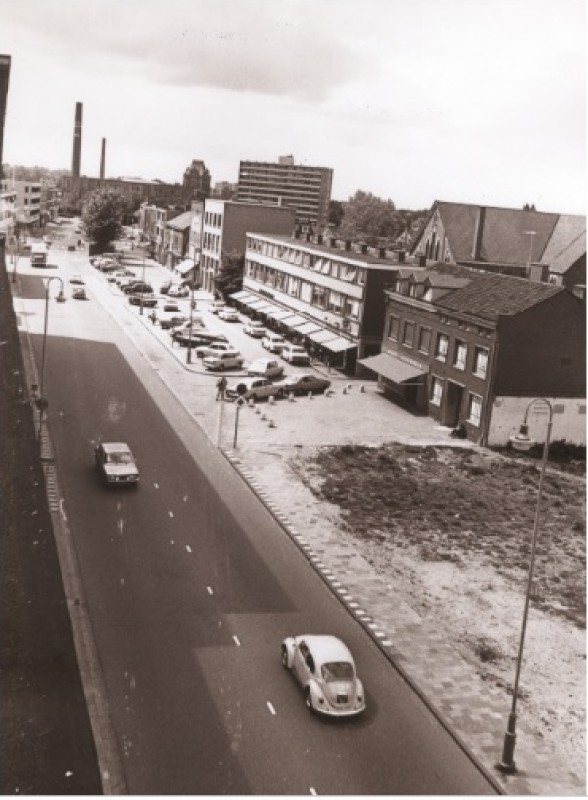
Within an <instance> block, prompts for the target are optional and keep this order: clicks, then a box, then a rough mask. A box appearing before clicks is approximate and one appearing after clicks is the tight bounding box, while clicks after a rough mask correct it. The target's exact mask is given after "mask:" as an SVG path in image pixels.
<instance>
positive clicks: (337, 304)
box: [327, 291, 343, 314]
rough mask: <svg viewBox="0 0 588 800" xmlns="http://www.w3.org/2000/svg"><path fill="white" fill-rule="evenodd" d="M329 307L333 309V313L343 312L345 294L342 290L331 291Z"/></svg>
mask: <svg viewBox="0 0 588 800" xmlns="http://www.w3.org/2000/svg"><path fill="white" fill-rule="evenodd" d="M327 309H328V310H329V311H332V312H333V314H342V313H343V295H342V294H341V293H340V292H333V291H330V292H329V302H328V305H327Z"/></svg>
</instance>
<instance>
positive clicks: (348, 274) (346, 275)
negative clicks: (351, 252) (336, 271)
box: [339, 264, 357, 283]
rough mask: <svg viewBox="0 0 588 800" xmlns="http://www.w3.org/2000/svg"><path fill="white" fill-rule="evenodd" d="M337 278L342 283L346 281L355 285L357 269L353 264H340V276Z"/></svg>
mask: <svg viewBox="0 0 588 800" xmlns="http://www.w3.org/2000/svg"><path fill="white" fill-rule="evenodd" d="M339 277H340V278H341V280H342V281H346V282H347V283H355V279H356V278H357V267H356V266H354V265H353V264H341V274H340V276H339Z"/></svg>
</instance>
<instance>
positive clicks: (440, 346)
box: [435, 333, 449, 361]
mask: <svg viewBox="0 0 588 800" xmlns="http://www.w3.org/2000/svg"><path fill="white" fill-rule="evenodd" d="M448 350H449V337H448V336H447V335H446V334H445V333H438V334H437V346H436V347H435V358H436V359H437V360H438V361H447V351H448Z"/></svg>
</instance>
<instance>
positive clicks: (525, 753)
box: [141, 318, 585, 796]
mask: <svg viewBox="0 0 588 800" xmlns="http://www.w3.org/2000/svg"><path fill="white" fill-rule="evenodd" d="M141 322H142V327H143V329H144V331H149V333H150V334H151V336H150V337H145V336H144V335H143V336H142V339H143V346H146V347H147V350H148V351H149V353H150V355H148V357H149V358H154V357H157V362H158V367H157V368H158V371H159V374H160V376H161V378H162V380H163V381H164V382H165V383H166V384H167V385H168V387H169V388H170V390H171V391H172V392H173V393H174V394H175V395H176V396H177V397H178V398H179V399H180V400H181V402H182V403H183V404H184V406H185V407H186V408H187V409H188V410H189V411H190V412H191V413H192V414H193V416H194V418H195V420H196V421H197V422H198V424H199V425H200V426H201V427H203V428H204V429H205V430H206V431H207V433H208V435H209V436H210V437H211V438H212V439H213V440H215V441H217V442H220V444H221V447H222V449H223V451H224V452H225V454H226V456H227V458H228V459H229V460H230V461H231V463H232V464H233V465H234V467H235V468H236V469H237V470H239V472H240V473H241V475H242V476H243V478H244V480H245V481H246V482H247V483H248V484H249V485H250V487H251V488H252V490H253V491H254V492H255V493H256V494H257V496H258V497H259V498H260V500H261V501H262V502H263V503H264V504H265V505H266V506H267V507H268V508H269V510H270V511H271V512H272V513H273V514H274V516H275V517H276V519H277V520H278V521H279V522H280V524H281V525H282V526H283V528H284V529H285V530H286V531H287V532H288V533H289V535H290V536H291V537H292V539H293V540H294V541H295V542H296V543H297V545H298V546H299V547H300V548H301V549H302V550H303V552H304V553H305V554H306V556H307V557H308V559H309V561H310V562H311V564H312V565H313V567H314V569H316V570H317V571H318V572H319V573H320V574H321V575H322V576H323V578H324V580H325V582H326V583H327V584H328V585H330V586H331V587H332V589H333V591H334V592H335V593H336V594H337V595H338V596H339V598H340V599H341V601H342V602H343V603H344V604H345V605H346V606H347V608H348V609H349V611H350V613H351V614H353V615H354V616H355V617H356V618H357V619H358V620H359V621H360V623H361V624H362V625H363V626H364V627H365V629H366V630H367V632H368V633H369V634H370V635H371V636H372V637H373V639H374V640H375V641H376V642H377V643H378V645H379V646H380V647H381V648H382V650H383V651H384V652H385V653H386V654H387V655H388V657H390V658H391V659H392V660H393V661H394V663H395V664H396V665H397V666H398V667H399V668H400V670H401V671H403V672H404V673H405V674H406V676H407V678H408V679H409V680H410V682H411V683H412V684H413V685H414V686H415V688H416V689H417V691H418V692H419V693H420V694H421V696H422V697H423V699H424V700H425V702H427V704H429V705H430V706H431V707H432V708H433V709H434V710H435V712H436V714H437V715H438V716H439V717H440V718H441V719H442V721H444V724H445V725H446V727H447V728H448V729H449V730H450V731H451V732H452V733H453V734H454V735H455V737H456V738H457V739H458V740H459V741H461V742H462V744H463V745H464V746H465V747H466V749H467V750H469V751H470V752H471V753H472V754H473V756H474V757H475V758H476V759H477V760H478V762H479V763H480V764H481V765H482V767H483V768H484V769H485V771H486V773H487V774H488V775H489V776H490V777H491V778H492V779H493V780H494V782H495V784H496V786H497V787H499V788H500V789H501V791H503V792H505V793H508V794H515V795H543V796H564V795H566V796H574V795H584V794H585V778H584V775H583V774H577V773H575V772H574V771H572V770H571V769H569V767H568V766H567V765H566V763H565V762H564V760H563V758H562V757H561V756H560V755H559V754H556V753H554V752H552V751H551V750H550V749H549V747H548V746H547V745H546V744H545V743H544V742H543V741H542V740H541V739H540V738H539V737H538V736H536V735H534V734H533V732H532V731H531V730H530V728H529V727H528V726H527V725H526V724H525V721H524V719H523V718H522V717H521V718H520V719H519V721H518V723H517V734H518V746H517V752H516V756H517V765H518V767H519V772H518V773H517V774H516V775H513V776H506V775H502V774H501V773H500V772H499V771H498V770H497V769H496V762H497V761H498V759H499V757H500V753H501V751H502V744H503V739H504V732H505V727H506V721H507V718H508V713H509V710H510V701H509V697H508V695H506V693H505V692H504V691H497V690H496V689H494V688H493V687H491V686H489V685H487V684H485V683H484V682H483V681H482V680H481V679H480V677H479V676H478V675H477V673H476V672H475V670H474V668H473V667H472V666H471V665H470V664H468V663H466V662H465V661H464V660H463V659H462V658H461V656H460V655H459V654H458V653H457V651H455V650H454V649H453V648H452V647H451V646H449V645H448V644H447V642H446V641H445V639H444V635H443V631H439V630H437V629H431V628H430V626H428V625H427V624H426V623H424V622H423V621H422V620H421V619H420V617H419V616H418V614H416V613H415V612H414V611H413V609H411V608H410V607H409V606H408V605H407V604H406V602H405V601H404V599H403V597H401V596H396V595H395V591H394V586H393V585H392V584H391V583H389V582H387V581H386V580H385V579H384V578H382V577H380V576H379V575H378V574H377V573H376V572H375V570H374V569H373V568H372V567H371V566H370V565H369V564H368V563H367V562H366V561H365V560H364V559H363V558H362V557H361V556H360V555H359V554H358V553H357V552H356V551H355V550H354V549H353V546H352V545H350V544H349V543H348V542H346V541H345V540H344V538H342V537H341V536H340V535H337V531H336V530H334V529H333V528H332V527H329V524H328V519H327V518H325V519H324V520H321V521H320V524H316V525H309V526H307V527H306V529H302V526H301V524H300V519H301V517H302V518H304V514H302V515H301V513H300V510H301V509H306V508H308V507H309V504H310V501H311V497H312V496H311V495H310V492H309V490H308V489H307V488H306V486H304V485H303V484H302V483H301V481H300V480H299V478H298V476H297V475H296V474H295V473H294V472H293V471H292V469H291V468H290V467H289V466H288V464H287V462H286V459H285V458H284V452H285V451H286V450H287V449H288V448H292V447H296V446H321V445H324V446H327V445H333V444H344V443H350V444H351V443H353V444H360V443H361V444H377V443H380V442H382V441H392V440H394V441H397V442H400V443H405V444H421V445H425V444H432V445H443V446H448V445H449V446H451V445H454V446H456V447H471V448H474V447H475V445H473V444H472V443H470V442H462V441H461V442H455V440H451V439H450V438H449V436H448V433H449V431H448V429H446V428H441V427H440V426H438V425H437V424H436V423H435V422H434V421H433V420H431V419H429V418H426V417H425V418H423V417H414V416H412V415H410V414H408V413H407V412H405V411H403V410H402V409H400V408H398V407H396V406H394V405H393V404H391V403H389V402H388V401H386V400H385V399H384V398H383V397H382V396H381V395H380V394H379V392H377V391H376V389H375V385H374V384H373V383H370V384H366V383H364V382H361V381H356V380H349V379H348V378H345V377H344V376H337V375H335V374H332V375H330V376H329V377H330V378H331V379H332V381H333V389H334V393H333V395H332V396H330V397H317V398H314V399H312V400H311V399H308V398H301V399H299V400H298V401H296V402H294V403H289V402H288V401H285V400H283V401H279V402H277V403H275V404H273V405H272V404H269V403H263V404H259V405H258V406H257V407H254V408H252V407H248V406H247V407H245V408H243V409H242V410H241V412H240V415H239V416H240V419H239V427H238V448H237V450H233V436H234V420H235V406H234V405H233V404H218V403H216V404H215V402H214V398H213V391H212V387H213V382H214V376H210V375H208V374H206V373H205V372H204V370H203V369H202V367H201V366H200V365H187V364H186V363H185V350H182V351H180V350H179V349H174V350H171V349H169V347H168V343H167V342H165V341H161V342H160V343H159V345H155V342H154V338H157V339H160V338H161V337H160V336H159V335H158V332H157V331H156V330H154V328H153V327H152V326H151V325H150V323H149V322H148V321H146V320H145V319H143V318H142V319H141ZM149 338H151V343H149ZM154 345H155V350H154V349H153V347H154ZM162 345H163V346H164V347H166V348H167V349H168V353H170V354H171V355H172V359H170V358H169V357H167V358H165V357H163V356H164V354H163V353H161V352H158V353H157V356H156V351H161V350H162V349H163V348H162ZM209 387H210V388H209ZM305 403H313V404H314V405H313V411H312V414H310V413H304V411H303V405H304V404H305ZM219 406H220V407H219ZM223 406H224V408H223ZM223 417H224V419H223ZM383 431H385V433H384V434H383ZM294 519H296V520H298V521H299V522H298V524H297V525H296V524H294V522H293V520H294Z"/></svg>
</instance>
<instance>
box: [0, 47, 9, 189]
mask: <svg viewBox="0 0 588 800" xmlns="http://www.w3.org/2000/svg"><path fill="white" fill-rule="evenodd" d="M10 63H11V58H10V56H7V55H1V54H0V180H2V178H3V177H4V173H3V170H2V163H3V158H4V123H5V122H6V101H7V98H8V82H9V79H10Z"/></svg>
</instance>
